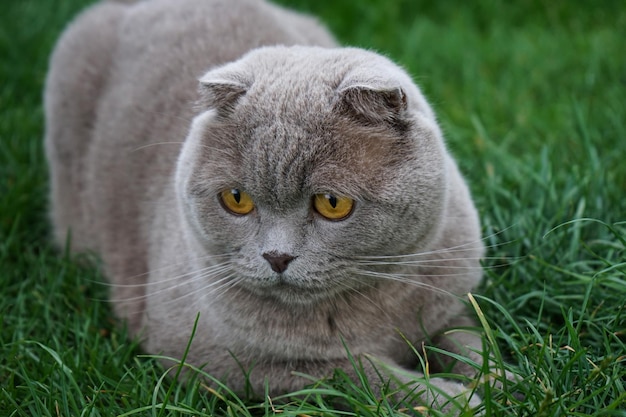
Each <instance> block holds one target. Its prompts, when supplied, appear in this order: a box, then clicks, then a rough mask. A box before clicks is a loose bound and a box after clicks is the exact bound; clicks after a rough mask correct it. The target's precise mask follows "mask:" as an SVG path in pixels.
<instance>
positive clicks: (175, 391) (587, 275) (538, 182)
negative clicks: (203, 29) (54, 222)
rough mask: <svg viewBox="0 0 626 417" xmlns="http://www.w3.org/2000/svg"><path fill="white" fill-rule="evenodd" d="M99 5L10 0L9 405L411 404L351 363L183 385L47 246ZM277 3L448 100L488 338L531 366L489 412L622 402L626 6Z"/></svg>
mask: <svg viewBox="0 0 626 417" xmlns="http://www.w3.org/2000/svg"><path fill="white" fill-rule="evenodd" d="M172 1H174V0H172ZM87 3H90V2H89V1H86V0H63V1H54V2H52V1H48V0H3V2H2V12H0V104H1V105H0V416H64V417H70V416H110V415H153V416H169V415H193V416H206V415H254V416H259V415H273V414H280V415H283V416H289V415H310V416H320V415H338V413H339V412H333V411H332V410H331V409H330V407H331V405H330V404H331V400H332V398H333V397H339V398H344V401H346V402H348V403H349V404H351V406H350V407H349V408H350V409H351V411H349V412H343V414H341V415H407V414H410V413H411V412H410V410H406V409H403V408H402V406H396V405H395V404H394V403H393V401H392V400H388V401H387V400H384V401H377V399H375V398H371V396H370V395H369V394H368V392H367V391H366V390H362V389H361V388H359V387H357V386H355V385H354V384H352V383H350V382H349V381H346V380H345V379H344V378H342V375H341V374H339V373H338V374H337V375H335V377H334V378H333V379H332V380H329V381H323V382H320V383H318V384H315V385H314V386H313V388H312V389H310V390H308V391H304V392H302V393H301V394H302V395H301V396H299V397H297V398H291V399H289V400H288V401H286V400H285V399H282V400H281V399H272V401H269V400H266V401H265V402H254V401H244V400H240V399H238V398H236V397H234V396H233V395H231V394H230V393H229V392H228V389H227V388H226V387H224V388H223V389H221V390H218V391H211V390H208V389H207V388H206V386H205V385H203V384H202V383H201V382H197V381H191V382H190V383H189V384H187V385H185V386H183V385H181V384H177V383H176V382H175V381H174V380H173V379H171V378H165V377H164V376H165V375H166V374H168V370H166V369H164V368H162V367H161V366H160V365H159V364H158V363H157V361H156V360H155V358H154V357H146V356H142V352H141V351H140V349H139V348H138V347H137V345H136V344H135V343H131V342H129V341H127V339H126V335H125V332H124V331H123V329H122V327H121V326H119V325H118V323H116V322H115V320H114V319H113V318H112V315H111V311H110V308H109V306H108V305H107V303H106V302H103V301H101V300H103V299H105V298H106V296H107V295H106V289H105V288H104V287H103V286H102V285H101V284H98V282H101V280H102V277H101V276H100V275H99V274H98V271H97V268H94V267H90V266H88V263H84V262H77V261H76V260H72V259H69V258H68V256H64V255H63V254H60V255H59V254H58V253H56V252H55V251H54V250H53V248H52V247H51V245H50V241H49V226H48V223H47V220H46V195H47V191H46V190H47V178H46V167H45V161H44V158H43V151H42V137H43V114H42V106H41V94H42V93H41V91H42V87H43V80H44V77H45V73H46V67H47V59H48V55H49V53H50V51H51V48H52V46H53V44H54V42H55V40H56V38H57V37H58V35H59V33H60V31H61V30H62V28H63V27H64V25H65V24H66V23H67V22H68V20H69V19H70V18H71V17H72V16H73V15H74V14H75V13H76V12H77V11H78V10H79V9H81V8H82V7H83V6H84V5H86V4H87ZM281 3H283V4H288V5H290V6H291V7H293V8H296V9H299V10H306V11H310V12H312V13H314V14H316V15H318V16H319V17H320V18H321V20H323V21H324V22H326V23H327V24H328V25H329V26H330V27H331V29H332V30H333V31H334V32H335V33H336V34H337V36H338V38H339V39H340V40H341V41H342V42H343V43H345V44H352V45H358V46H363V47H367V48H373V49H375V50H378V51H381V52H383V53H385V54H387V55H389V56H390V57H392V58H393V59H394V60H396V61H398V62H400V63H401V64H402V65H404V66H405V67H406V68H407V69H408V70H409V71H410V72H411V73H412V75H413V76H414V78H415V80H416V81H417V82H418V83H419V84H420V85H421V87H422V89H423V91H424V92H425V93H426V95H427V96H428V97H429V98H430V100H431V102H432V103H433V105H434V107H435V110H436V111H437V113H438V116H439V120H440V122H441V125H442V127H443V129H444V131H445V134H446V137H447V142H448V145H449V148H450V149H451V151H452V152H453V153H454V154H455V155H456V156H457V159H458V160H459V163H460V166H461V168H462V170H463V172H464V173H465V174H466V176H467V178H468V181H469V183H470V185H471V188H472V190H473V192H474V196H475V200H476V203H477V206H478V209H479V211H480V213H481V218H482V222H483V229H484V236H485V239H486V242H487V245H489V255H488V256H489V260H487V261H485V280H484V284H483V285H482V286H481V288H480V289H479V290H478V291H477V292H476V294H475V295H474V301H475V305H474V306H475V308H476V310H477V311H478V313H479V315H480V317H481V319H482V321H483V326H484V328H485V329H486V335H487V336H486V338H485V345H486V346H487V347H488V348H489V350H488V354H490V355H491V356H493V357H494V360H495V362H496V364H497V365H498V366H507V367H508V368H509V369H510V370H512V371H514V372H516V373H517V374H518V375H520V378H521V380H520V381H519V382H517V383H514V384H509V385H508V387H507V389H506V390H497V389H494V388H490V387H488V386H487V387H479V390H480V391H482V392H483V403H482V405H481V409H482V410H483V411H484V412H485V413H486V415H494V416H589V415H597V416H626V347H625V346H626V308H625V304H626V249H625V247H626V6H625V5H624V3H623V2H622V1H609V0H606V1H602V2H590V1H589V2H585V1H576V2H573V1H566V0H556V1H553V2H548V1H544V2H537V1H530V0H521V1H517V2H509V1H505V0H481V1H476V2H457V3H456V4H453V2H430V1H422V0H415V1H412V0H391V1H376V0H362V1H359V2H354V1H348V0H334V1H331V0H292V1H290V0H282V1H281ZM422 3H423V4H422ZM502 358H503V359H502ZM504 362H506V363H507V364H508V365H503V363H504ZM173 372H175V370H172V371H170V375H171V374H172V373H173ZM513 391H516V392H517V393H518V395H513V394H512V392H513ZM322 394H327V395H326V396H324V395H322ZM519 394H522V395H519ZM422 411H423V410H422ZM416 412H417V411H416ZM430 415H438V413H437V412H436V411H432V412H430ZM466 415H471V414H469V412H468V413H467V414H466Z"/></svg>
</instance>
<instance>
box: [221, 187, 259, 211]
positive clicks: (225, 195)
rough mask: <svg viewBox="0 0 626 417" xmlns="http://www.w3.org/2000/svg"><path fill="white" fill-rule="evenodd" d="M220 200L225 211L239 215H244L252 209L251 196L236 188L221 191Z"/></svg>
mask: <svg viewBox="0 0 626 417" xmlns="http://www.w3.org/2000/svg"><path fill="white" fill-rule="evenodd" d="M220 202H221V203H222V206H223V207H224V208H225V209H226V210H227V211H229V212H231V213H233V214H237V215H240V216H244V215H246V214H248V213H250V212H251V211H252V210H253V209H254V202H253V201H252V197H250V195H249V194H248V193H246V192H245V191H241V190H239V189H237V188H231V189H229V190H224V191H222V192H221V193H220Z"/></svg>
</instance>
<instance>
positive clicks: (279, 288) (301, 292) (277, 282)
mask: <svg viewBox="0 0 626 417" xmlns="http://www.w3.org/2000/svg"><path fill="white" fill-rule="evenodd" d="M244 282H245V286H246V287H247V288H248V290H249V291H251V292H253V293H254V294H256V295H258V296H260V297H263V298H274V299H277V300H280V301H282V302H285V303H287V304H310V303H312V302H316V301H318V300H320V299H323V298H327V297H329V296H332V295H333V294H334V293H335V292H336V290H335V291H333V289H332V288H330V287H329V286H328V285H324V284H323V283H322V282H319V281H317V280H315V281H312V280H310V279H309V280H306V279H302V278H301V277H297V276H293V275H290V274H288V273H276V274H273V275H271V276H266V277H263V278H262V279H259V278H256V279H255V278H250V279H246V280H245V281H244Z"/></svg>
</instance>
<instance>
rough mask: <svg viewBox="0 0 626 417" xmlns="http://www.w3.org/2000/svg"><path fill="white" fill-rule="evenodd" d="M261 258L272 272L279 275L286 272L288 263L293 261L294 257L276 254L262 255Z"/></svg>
mask: <svg viewBox="0 0 626 417" xmlns="http://www.w3.org/2000/svg"><path fill="white" fill-rule="evenodd" d="M263 257H264V258H265V260H266V261H267V262H269V263H270V266H271V267H272V271H274V272H278V273H279V274H282V273H283V272H285V271H286V270H287V267H288V266H289V262H291V261H293V260H294V259H295V257H294V256H291V255H288V254H286V253H276V252H268V253H264V254H263Z"/></svg>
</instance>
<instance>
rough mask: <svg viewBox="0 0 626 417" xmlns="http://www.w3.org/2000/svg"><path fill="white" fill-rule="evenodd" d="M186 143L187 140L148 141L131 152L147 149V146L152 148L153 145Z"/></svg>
mask: <svg viewBox="0 0 626 417" xmlns="http://www.w3.org/2000/svg"><path fill="white" fill-rule="evenodd" d="M184 143H185V142H182V141H178V142H155V143H148V144H147V145H143V146H139V147H138V148H135V149H133V150H132V151H130V153H133V152H137V151H140V150H142V149H145V148H150V147H152V146H158V145H182V144H184Z"/></svg>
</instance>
